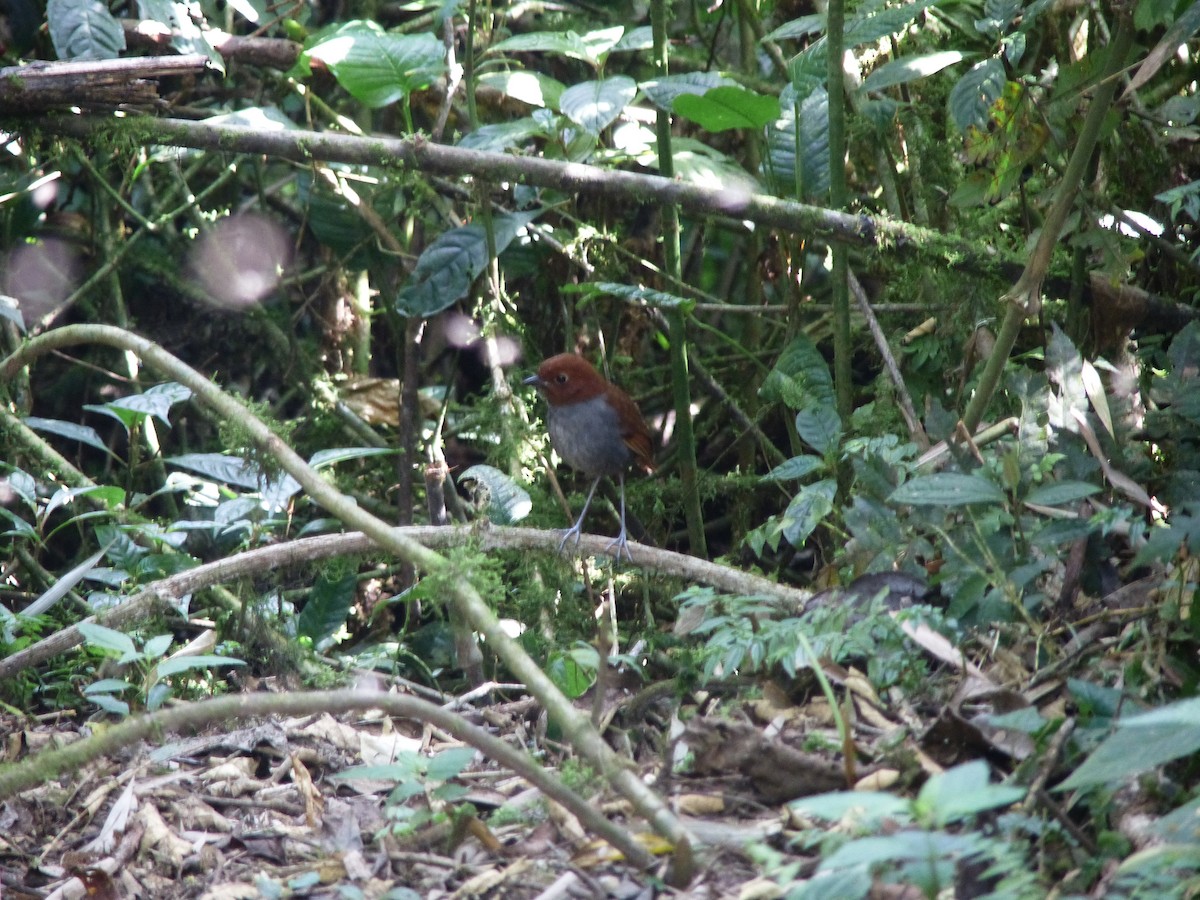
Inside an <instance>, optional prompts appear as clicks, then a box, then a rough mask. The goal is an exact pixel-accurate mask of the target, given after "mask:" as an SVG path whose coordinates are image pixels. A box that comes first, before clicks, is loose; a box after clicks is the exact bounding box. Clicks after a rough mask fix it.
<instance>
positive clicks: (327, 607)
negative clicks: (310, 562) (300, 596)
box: [296, 572, 358, 647]
mask: <svg viewBox="0 0 1200 900" xmlns="http://www.w3.org/2000/svg"><path fill="white" fill-rule="evenodd" d="M357 587H358V576H357V575H356V574H355V573H354V572H351V573H350V574H349V575H344V576H342V577H341V578H336V579H334V578H330V577H329V576H328V575H326V574H325V573H324V572H322V573H321V574H320V575H318V576H317V579H316V581H314V582H313V586H312V590H311V591H310V592H309V595H308V599H307V600H306V601H305V603H304V609H302V610H301V611H300V616H299V617H298V618H297V620H296V633H297V634H298V635H300V636H301V637H307V638H310V639H311V640H312V642H313V644H314V645H316V646H318V647H319V646H320V645H321V643H322V642H324V641H325V640H327V639H328V638H331V637H333V635H334V634H336V633H337V631H338V629H339V628H341V627H342V625H344V624H345V622H346V619H347V617H348V616H349V615H350V609H351V607H352V606H353V605H354V592H355V589H356V588H357Z"/></svg>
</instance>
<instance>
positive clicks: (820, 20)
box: [762, 13, 825, 43]
mask: <svg viewBox="0 0 1200 900" xmlns="http://www.w3.org/2000/svg"><path fill="white" fill-rule="evenodd" d="M824 30H825V17H824V16H822V15H820V14H819V13H813V14H811V15H807V16H801V17H800V18H798V19H792V20H791V21H790V22H784V23H783V24H782V25H780V26H779V27H778V28H776V29H775V30H774V31H771V32H770V33H768V34H766V35H764V36H763V39H762V40H763V42H764V43H765V42H766V41H786V40H793V39H796V38H802V37H808V36H809V35H810V34H819V33H820V32H822V31H824Z"/></svg>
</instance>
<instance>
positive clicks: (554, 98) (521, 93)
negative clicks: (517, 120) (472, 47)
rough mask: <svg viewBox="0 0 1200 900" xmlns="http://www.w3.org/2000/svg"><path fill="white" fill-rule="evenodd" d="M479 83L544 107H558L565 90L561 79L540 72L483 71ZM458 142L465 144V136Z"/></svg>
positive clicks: (531, 104) (523, 101) (514, 97)
mask: <svg viewBox="0 0 1200 900" xmlns="http://www.w3.org/2000/svg"><path fill="white" fill-rule="evenodd" d="M479 83H480V84H482V85H486V86H488V87H491V88H495V89H496V90H498V91H500V92H501V93H502V94H504V95H506V96H508V97H512V98H513V99H514V100H520V101H521V102H522V103H528V104H529V105H530V106H540V107H544V108H546V109H558V101H559V98H560V97H561V96H562V92H563V91H564V90H566V86H565V85H564V84H563V83H562V82H561V81H557V80H555V79H553V78H551V77H550V76H549V75H543V74H542V73H541V72H524V71H518V72H484V73H482V74H481V75H480V76H479ZM506 124H507V123H506ZM467 137H468V138H469V137H470V135H468V136H467ZM459 144H460V146H467V143H466V138H464V139H463V140H462V141H459Z"/></svg>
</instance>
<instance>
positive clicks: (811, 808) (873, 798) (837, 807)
mask: <svg viewBox="0 0 1200 900" xmlns="http://www.w3.org/2000/svg"><path fill="white" fill-rule="evenodd" d="M788 805H789V807H790V808H791V809H792V810H793V811H795V812H797V813H800V814H801V815H805V816H814V817H816V818H818V819H824V820H825V821H827V822H838V821H841V820H842V819H844V818H847V817H849V818H850V819H851V820H852V821H853V822H855V823H859V824H862V825H870V824H872V823H876V822H883V821H885V820H887V819H895V820H897V821H899V822H904V821H908V820H911V818H912V811H911V804H910V803H909V801H908V800H905V799H904V798H903V797H897V796H896V795H895V794H885V793H883V792H880V791H835V792H833V793H829V794H816V795H814V796H812V797H803V798H801V799H800V800H794V801H792V802H791V803H790V804H788Z"/></svg>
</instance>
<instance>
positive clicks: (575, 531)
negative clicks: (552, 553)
mask: <svg viewBox="0 0 1200 900" xmlns="http://www.w3.org/2000/svg"><path fill="white" fill-rule="evenodd" d="M582 534H583V529H581V528H580V527H579V523H578V522H577V523H575V526H574V527H573V528H568V529H567V530H566V531H564V532H563V536H562V540H561V541H559V542H558V552H559V553H562V552H563V548H564V547H565V546H567V542H568V541H570V540H571V539H572V538H574V539H575V549H576V550H578V549H579V538H580V536H581V535H582Z"/></svg>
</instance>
